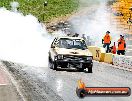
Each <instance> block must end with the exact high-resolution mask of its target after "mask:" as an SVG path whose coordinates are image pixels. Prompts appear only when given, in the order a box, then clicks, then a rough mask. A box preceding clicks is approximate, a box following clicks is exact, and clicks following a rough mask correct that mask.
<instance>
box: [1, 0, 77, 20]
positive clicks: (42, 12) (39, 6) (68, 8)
mask: <svg viewBox="0 0 132 101" xmlns="http://www.w3.org/2000/svg"><path fill="white" fill-rule="evenodd" d="M12 1H15V0H0V7H3V6H4V7H6V8H7V9H8V10H10V9H11V6H10V2H12ZM16 1H17V2H18V3H19V8H18V9H19V11H20V12H22V13H23V14H24V15H27V14H32V15H34V16H36V17H37V18H38V19H39V20H40V21H49V20H51V19H53V18H56V17H60V16H65V15H67V14H70V13H71V12H73V11H74V10H76V9H77V7H78V0H47V1H48V5H47V6H46V7H44V5H43V4H44V1H45V0H16Z"/></svg>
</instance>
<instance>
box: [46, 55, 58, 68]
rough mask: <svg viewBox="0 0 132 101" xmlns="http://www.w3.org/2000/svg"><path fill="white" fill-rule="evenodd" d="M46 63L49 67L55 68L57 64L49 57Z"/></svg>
mask: <svg viewBox="0 0 132 101" xmlns="http://www.w3.org/2000/svg"><path fill="white" fill-rule="evenodd" d="M48 62H49V63H48V65H49V68H50V69H53V70H57V64H56V63H55V62H53V61H52V59H51V58H50V57H49V61H48Z"/></svg>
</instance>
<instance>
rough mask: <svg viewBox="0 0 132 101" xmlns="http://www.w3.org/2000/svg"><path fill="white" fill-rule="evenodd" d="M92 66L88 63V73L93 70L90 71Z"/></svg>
mask: <svg viewBox="0 0 132 101" xmlns="http://www.w3.org/2000/svg"><path fill="white" fill-rule="evenodd" d="M92 67H93V65H92V64H90V65H89V66H88V73H92V72H93V71H92Z"/></svg>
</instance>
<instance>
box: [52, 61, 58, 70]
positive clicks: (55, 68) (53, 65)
mask: <svg viewBox="0 0 132 101" xmlns="http://www.w3.org/2000/svg"><path fill="white" fill-rule="evenodd" d="M51 68H52V69H53V70H57V64H56V63H55V62H52V67H51Z"/></svg>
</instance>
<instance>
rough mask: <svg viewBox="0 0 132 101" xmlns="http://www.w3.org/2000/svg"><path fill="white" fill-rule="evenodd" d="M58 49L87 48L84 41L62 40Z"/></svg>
mask: <svg viewBox="0 0 132 101" xmlns="http://www.w3.org/2000/svg"><path fill="white" fill-rule="evenodd" d="M58 47H59V48H66V49H72V48H76V49H82V50H84V49H86V48H87V46H86V43H85V41H84V40H81V39H68V38H61V39H60V40H59V44H58Z"/></svg>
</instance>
